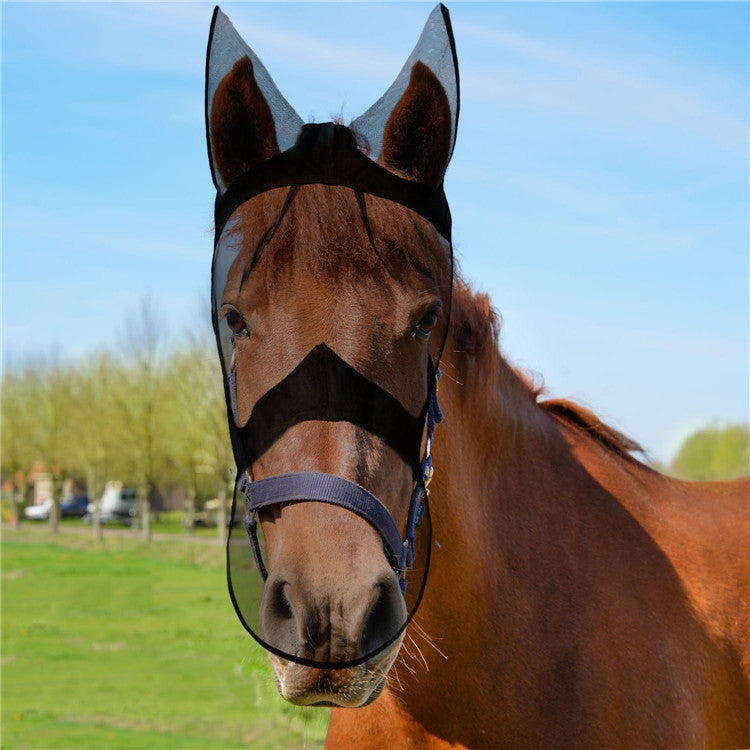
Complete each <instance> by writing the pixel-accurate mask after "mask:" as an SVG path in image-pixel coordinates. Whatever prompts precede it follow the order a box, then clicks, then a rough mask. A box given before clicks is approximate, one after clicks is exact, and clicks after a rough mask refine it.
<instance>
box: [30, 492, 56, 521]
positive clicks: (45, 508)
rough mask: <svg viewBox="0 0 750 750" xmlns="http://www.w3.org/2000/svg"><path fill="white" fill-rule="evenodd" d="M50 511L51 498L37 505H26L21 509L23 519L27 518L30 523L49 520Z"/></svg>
mask: <svg viewBox="0 0 750 750" xmlns="http://www.w3.org/2000/svg"><path fill="white" fill-rule="evenodd" d="M51 510H52V498H51V497H48V498H47V499H46V500H42V502H41V503H39V504H38V505H27V506H26V507H25V508H24V509H23V515H24V518H28V519H29V520H30V521H46V520H47V519H48V518H49V514H50V511H51Z"/></svg>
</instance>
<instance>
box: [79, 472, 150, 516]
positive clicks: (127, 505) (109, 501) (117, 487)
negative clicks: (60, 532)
mask: <svg viewBox="0 0 750 750" xmlns="http://www.w3.org/2000/svg"><path fill="white" fill-rule="evenodd" d="M137 515H138V491H137V490H135V489H133V488H125V489H124V488H123V486H122V483H121V482H107V486H106V487H105V489H104V492H103V493H102V498H101V500H100V501H99V522H100V523H124V524H125V525H126V526H131V525H132V524H133V520H134V519H135V517H136V516H137ZM93 517H94V505H93V503H89V506H88V509H87V512H86V515H85V516H84V517H83V520H84V521H86V522H91V521H92V520H93Z"/></svg>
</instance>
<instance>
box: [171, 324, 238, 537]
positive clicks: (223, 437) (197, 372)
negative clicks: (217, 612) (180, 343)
mask: <svg viewBox="0 0 750 750" xmlns="http://www.w3.org/2000/svg"><path fill="white" fill-rule="evenodd" d="M212 349H213V347H211V346H210V344H209V342H208V341H207V340H206V338H205V337H204V338H203V340H201V339H199V338H196V337H195V336H191V337H190V338H189V340H188V342H187V344H186V345H185V347H184V348H183V349H182V351H179V352H176V353H175V354H174V355H173V356H172V358H171V360H170V371H171V372H172V375H173V382H174V392H173V396H174V399H173V400H172V401H171V407H172V408H173V409H174V412H173V420H174V421H173V424H174V427H173V430H172V431H173V433H174V434H175V435H179V441H178V443H177V444H175V445H174V453H173V458H174V460H175V463H176V464H177V466H178V477H179V481H180V482H181V483H182V484H183V485H184V487H185V490H186V495H187V503H186V504H187V508H186V511H187V522H188V523H187V526H188V530H189V531H190V530H192V521H193V516H194V513H195V502H196V497H197V496H202V497H204V498H207V497H212V496H213V495H214V493H216V494H217V495H218V497H219V500H220V503H221V506H222V507H223V506H224V504H225V502H226V485H227V478H228V469H229V467H231V465H232V454H231V448H230V442H229V435H228V431H227V426H226V407H225V405H224V389H223V384H222V379H221V370H220V368H219V365H218V362H217V359H216V355H215V354H214V352H213V351H212ZM222 520H224V521H225V520H226V518H225V514H224V513H223V512H222V509H221V507H220V510H219V534H220V536H221V535H222V533H223V532H222Z"/></svg>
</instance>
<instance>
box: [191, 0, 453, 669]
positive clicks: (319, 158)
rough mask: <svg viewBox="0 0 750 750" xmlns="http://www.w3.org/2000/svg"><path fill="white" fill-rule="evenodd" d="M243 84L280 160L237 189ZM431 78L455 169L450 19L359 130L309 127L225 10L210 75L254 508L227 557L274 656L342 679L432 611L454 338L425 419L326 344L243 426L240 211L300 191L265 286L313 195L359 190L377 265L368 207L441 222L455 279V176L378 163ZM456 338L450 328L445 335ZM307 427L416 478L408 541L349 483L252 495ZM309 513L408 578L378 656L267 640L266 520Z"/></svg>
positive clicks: (245, 487) (315, 483)
mask: <svg viewBox="0 0 750 750" xmlns="http://www.w3.org/2000/svg"><path fill="white" fill-rule="evenodd" d="M243 70H247V71H249V73H248V74H249V75H251V76H252V79H253V81H254V85H255V86H257V91H258V92H259V93H260V94H261V95H262V98H263V100H264V101H265V103H266V104H267V108H268V111H267V114H268V116H269V117H270V120H271V122H272V127H273V131H274V132H275V140H276V143H277V144H278V148H276V149H274V153H273V154H271V155H270V156H268V154H265V155H264V154H261V157H262V158H260V159H259V160H256V161H254V163H251V164H250V166H249V167H248V168H242V169H241V170H240V172H239V173H238V174H236V175H234V174H232V175H231V179H227V176H226V174H225V175H222V170H221V169H220V168H219V167H218V165H217V162H218V160H219V158H218V157H219V156H220V152H221V149H222V142H221V141H220V139H219V136H218V135H217V132H218V131H219V128H218V127H217V126H216V125H215V124H214V123H215V121H217V120H218V113H219V110H218V108H219V107H220V106H225V104H224V102H225V100H226V89H227V83H228V82H230V80H231V79H232V77H233V76H234V77H236V76H237V75H238V74H239V73H238V72H243ZM418 73H419V74H422V75H429V76H432V78H431V79H430V80H431V81H432V80H433V79H434V80H435V81H437V82H438V85H439V86H440V87H442V92H443V93H444V95H445V98H446V100H447V105H448V107H449V109H450V142H449V150H448V153H447V157H448V159H449V158H450V154H451V153H452V150H453V146H454V144H455V137H456V126H457V123H458V109H459V107H458V99H459V90H458V69H457V62H456V54H455V45H454V40H453V34H452V30H451V25H450V19H449V16H448V11H447V10H446V9H445V7H443V6H442V5H439V6H437V7H436V8H435V9H434V10H433V12H432V13H431V14H430V16H429V18H428V20H427V23H426V25H425V28H424V30H423V32H422V35H421V37H420V39H419V42H418V43H417V45H416V47H415V49H414V51H413V52H412V54H411V55H410V57H409V59H408V60H407V62H406V64H405V66H404V68H403V69H402V71H401V73H400V74H399V76H398V77H397V78H396V80H395V81H394V83H393V84H392V86H391V87H390V88H389V89H388V91H387V92H386V93H385V94H384V95H383V97H381V99H380V100H378V102H376V104H374V105H373V106H372V107H370V109H368V110H367V112H365V113H364V114H363V115H361V116H360V117H359V118H357V119H356V120H355V121H354V122H353V123H352V127H351V128H348V127H345V126H343V125H339V124H334V123H324V124H304V123H303V122H302V120H301V119H300V117H299V116H298V115H297V113H296V112H295V111H294V110H293V109H292V107H291V106H290V105H289V104H288V103H287V102H286V100H285V99H284V98H283V97H282V96H281V94H280V93H279V91H278V89H277V88H276V86H275V85H274V83H273V81H272V80H271V78H270V76H269V75H268V72H267V71H266V69H265V68H264V67H263V65H262V63H261V62H260V60H258V58H257V57H256V56H255V54H254V53H253V52H252V50H251V49H250V48H249V47H248V46H247V44H245V42H244V41H243V40H242V38H241V37H240V36H239V34H238V33H237V32H236V31H235V29H234V27H233V26H232V25H231V23H230V22H229V20H228V19H227V17H226V16H225V15H224V14H223V13H222V12H221V11H220V10H219V8H218V7H217V8H216V9H215V10H214V15H213V19H212V22H211V31H210V35H209V42H208V54H207V62H206V129H207V140H208V154H209V161H210V163H211V170H212V176H213V180H214V184H215V186H216V190H217V195H216V203H215V242H214V254H213V264H212V318H213V326H214V332H215V334H216V341H217V345H218V349H219V356H220V360H221V364H222V370H223V373H224V385H225V396H226V402H227V414H228V423H229V433H230V438H231V442H232V449H233V453H234V458H235V463H236V467H237V483H236V489H237V490H239V491H240V492H241V493H244V494H245V498H246V501H245V509H244V511H243V514H242V515H244V523H243V526H244V529H245V531H246V532H247V535H246V536H245V534H242V535H238V534H237V532H236V531H235V530H234V528H235V524H234V521H235V518H236V517H237V516H238V515H239V511H238V508H237V507H236V506H237V503H236V497H235V500H234V501H233V504H232V523H231V524H230V534H229V539H228V543H227V576H228V583H229V590H230V596H231V598H232V602H233V604H234V606H235V609H236V612H237V614H238V616H239V618H240V620H241V621H242V623H243V625H244V626H245V628H246V629H247V630H248V632H250V634H251V635H252V636H253V637H254V638H255V639H256V640H257V641H259V642H260V643H261V645H263V646H264V647H265V648H266V649H267V650H269V651H270V652H272V653H274V654H276V655H277V656H280V657H282V658H284V659H287V660H290V661H294V662H297V663H300V664H305V665H308V666H314V667H318V668H343V667H349V666H355V665H358V664H363V663H365V662H367V661H369V660H372V659H373V658H374V657H376V656H377V655H378V654H380V653H382V652H383V651H384V650H385V649H386V648H388V647H389V646H391V645H392V644H393V643H395V642H396V640H397V639H398V638H399V636H400V635H401V634H402V633H403V631H404V629H405V628H406V626H407V624H408V622H409V621H410V619H411V617H412V616H413V614H414V612H415V611H416V609H417V607H418V605H419V601H420V600H421V597H422V593H423V591H424V587H425V584H426V580H427V570H428V568H429V555H430V545H431V520H430V514H429V505H428V500H427V495H428V489H427V485H428V483H429V481H430V478H431V476H432V458H431V451H430V448H431V444H432V438H433V431H434V428H435V425H436V424H437V423H438V422H440V421H441V419H442V414H441V413H440V408H439V406H438V401H437V382H438V378H439V375H440V372H439V368H438V365H439V361H440V354H441V353H442V349H443V346H444V344H445V337H444V338H443V341H442V344H441V345H440V347H439V352H438V354H437V356H436V357H435V358H434V359H433V358H432V357H429V356H428V366H427V371H426V372H425V374H424V377H425V379H426V383H427V394H428V395H427V399H426V402H425V403H424V406H423V408H422V410H421V412H420V413H419V414H418V415H417V416H413V415H412V414H411V413H409V411H407V409H406V408H404V406H403V405H402V404H401V403H400V402H399V400H398V399H397V398H396V397H395V396H393V395H392V394H391V393H389V392H388V390H387V389H385V388H383V387H382V386H381V385H379V384H377V383H375V382H373V381H372V380H370V379H369V378H367V377H366V376H365V375H364V374H362V373H360V372H359V371H358V370H357V369H356V368H355V367H354V366H352V365H351V364H350V363H348V362H347V361H345V360H344V359H343V358H342V357H340V356H339V355H338V354H337V353H336V352H335V351H334V350H333V349H331V348H329V346H327V345H326V344H325V343H323V342H321V343H319V344H318V345H317V346H315V347H313V348H312V349H311V350H310V351H309V353H308V354H307V355H306V356H305V357H304V358H303V359H302V360H301V361H300V362H299V364H298V365H297V366H296V367H294V368H293V369H292V370H291V371H290V372H289V373H288V374H287V375H286V377H284V378H283V379H282V380H281V381H280V382H278V383H277V384H276V385H275V386H273V387H272V388H271V389H270V390H268V391H267V392H266V393H265V394H264V395H263V396H262V397H261V398H260V399H258V400H257V402H256V403H255V405H254V407H253V409H252V411H251V413H250V416H249V417H248V418H247V419H246V420H245V421H244V423H243V424H240V420H239V415H238V408H237V367H236V362H235V356H234V351H235V346H236V342H235V337H234V334H233V331H232V329H231V328H230V327H229V325H228V323H227V321H226V319H225V318H222V317H221V315H220V307H221V300H222V296H223V293H224V287H225V285H226V282H227V275H228V272H229V268H230V266H231V265H232V263H233V261H234V260H235V258H236V257H237V254H238V252H239V241H238V238H237V235H236V233H235V232H233V231H232V229H233V226H234V221H233V217H234V216H235V213H236V211H237V209H238V208H239V207H240V206H242V205H243V204H244V203H245V202H246V201H248V200H250V199H251V198H253V197H255V196H258V195H260V194H262V193H265V192H267V191H269V190H273V189H275V188H280V187H287V188H288V192H287V194H286V199H285V202H284V205H283V207H282V210H281V212H280V215H279V217H278V220H277V221H276V223H275V225H273V226H271V227H270V228H269V229H268V230H267V231H266V232H265V233H264V235H263V236H262V238H261V240H260V242H259V243H258V246H257V247H256V248H255V253H254V255H253V256H252V257H253V259H252V262H251V264H250V266H249V268H248V269H247V270H246V272H245V273H246V274H252V273H253V269H254V268H255V266H257V264H258V263H259V262H260V259H261V257H262V254H263V250H264V248H265V247H266V246H267V245H268V244H269V242H270V241H271V239H272V238H273V235H274V233H275V231H276V229H277V228H278V226H279V225H280V224H281V222H282V221H283V219H284V216H285V214H286V213H287V211H288V209H289V207H290V206H291V205H292V203H293V201H294V199H295V197H296V195H297V192H298V190H299V188H300V186H302V185H307V184H323V185H338V186H343V187H345V188H349V189H351V190H352V191H353V194H354V195H355V196H356V199H357V205H358V207H359V210H360V214H361V220H362V222H363V226H364V227H365V229H366V232H367V237H368V238H369V242H370V245H371V247H372V250H373V252H374V253H376V254H377V255H378V257H380V254H379V251H378V245H377V238H376V237H375V236H374V235H373V232H372V229H371V225H370V222H369V219H368V216H367V208H366V202H365V199H364V195H365V194H367V195H371V196H375V197H378V198H385V199H387V200H389V201H392V202H394V203H397V204H400V205H401V206H404V207H406V208H407V209H409V210H410V211H412V212H414V213H415V214H417V215H419V216H421V217H422V218H424V219H426V220H427V221H429V222H430V223H431V224H432V225H433V226H434V228H435V229H436V230H437V232H438V234H439V235H440V237H441V238H442V239H443V240H444V243H445V248H446V254H447V256H448V258H449V262H450V267H451V272H452V268H453V253H452V247H451V242H450V236H451V218H450V211H449V208H448V204H447V201H446V198H445V194H444V192H443V184H442V175H441V177H440V181H439V184H438V185H437V186H435V185H430V184H425V183H423V182H420V181H418V180H415V179H407V178H406V177H402V176H400V175H398V174H396V173H394V172H393V171H390V170H389V169H387V168H386V167H385V166H382V165H381V164H380V163H378V162H377V161H376V160H377V158H378V156H379V155H380V153H381V150H382V149H383V141H384V132H385V130H386V123H387V121H388V120H389V117H390V116H391V114H392V112H393V110H394V108H395V107H396V106H397V105H398V102H399V101H400V100H401V98H402V97H403V96H404V93H405V92H406V91H407V88H408V87H409V85H410V81H411V82H412V83H413V80H414V76H415V75H417V74H418ZM433 85H434V84H433ZM441 96H442V94H441ZM215 106H216V107H217V110H216V111H214V107H215ZM263 111H264V112H265V109H264V110H263ZM214 115H217V117H213V116H214ZM228 122H229V125H228V126H227V129H228V131H229V132H230V133H232V134H233V137H239V138H242V137H244V136H243V133H242V131H241V128H239V129H238V128H237V127H236V125H235V123H233V122H232V120H231V118H228ZM212 124H213V127H212ZM355 132H356V133H357V137H355V135H354V133H355ZM222 137H224V133H222ZM362 138H364V139H366V141H367V143H368V144H369V154H365V153H363V151H361V150H360V149H359V148H358V146H357V143H358V139H360V142H361V139H362ZM263 157H266V158H263ZM245 166H247V165H245ZM446 166H447V161H446ZM448 314H449V311H448ZM447 330H448V325H447V324H446V327H445V331H446V334H445V335H447ZM306 421H324V422H349V423H351V424H354V425H357V426H358V427H361V428H363V429H365V430H367V431H368V432H369V433H370V434H372V435H375V436H377V437H379V438H380V439H381V440H383V441H384V442H385V443H386V444H387V445H389V446H390V447H391V448H392V449H393V450H394V451H395V452H396V453H397V454H398V456H399V457H400V458H401V459H403V461H404V462H406V463H407V465H408V466H410V467H411V470H412V474H413V479H414V485H413V486H414V489H413V492H412V496H411V500H410V503H409V511H408V515H407V519H406V526H405V528H404V529H401V528H399V525H398V524H397V523H396V521H395V520H394V518H393V517H392V515H391V513H390V512H389V510H388V509H387V508H386V506H385V505H384V504H383V503H382V502H381V501H380V500H379V499H378V498H377V497H375V496H374V495H373V494H371V493H370V492H369V491H368V490H367V489H366V488H365V487H362V486H361V485H359V484H356V483H355V482H352V481H350V480H348V479H345V478H343V477H339V476H336V475H332V474H321V473H314V472H294V473H288V474H280V475H275V476H270V477H267V478H265V479H260V480H257V481H251V479H250V471H249V470H250V468H251V467H252V464H253V462H254V461H255V460H257V459H258V458H259V457H261V456H262V455H263V454H264V453H265V452H266V451H267V450H268V449H269V448H270V447H271V446H272V445H274V443H275V442H276V441H277V440H278V439H279V438H280V437H281V436H282V435H283V434H284V433H285V432H286V430H288V429H289V428H290V427H291V426H293V425H296V424H299V423H302V422H306ZM423 438H424V439H426V448H425V450H424V452H422V450H421V446H422V441H423ZM305 501H318V502H323V503H331V504H334V505H337V506H340V507H342V508H346V509H347V510H349V511H351V512H353V513H355V514H357V515H359V516H361V517H362V518H364V519H365V520H366V521H368V522H369V523H370V524H371V525H372V526H373V527H374V528H375V529H376V530H377V532H378V533H379V535H380V537H381V538H382V541H383V549H384V551H385V554H386V556H387V558H388V561H389V563H390V565H391V567H392V569H393V571H394V572H395V574H396V576H397V578H398V582H399V586H400V589H401V592H402V596H403V597H404V600H405V605H406V606H405V607H404V612H405V615H404V616H403V617H401V618H399V619H398V622H393V623H390V625H389V626H388V627H387V628H385V631H386V632H383V633H380V634H379V635H378V636H377V638H375V639H374V640H371V641H370V642H369V643H368V645H367V648H366V649H364V651H365V652H364V653H360V654H358V655H357V656H356V658H347V659H338V660H330V659H324V660H320V659H311V658H308V657H305V656H302V655H300V654H299V653H291V652H290V651H291V650H290V649H289V648H288V646H287V645H285V644H281V643H276V642H274V636H273V634H272V633H265V632H262V628H261V626H260V621H259V614H258V612H259V602H260V599H261V597H262V595H263V581H265V579H266V578H267V576H268V570H267V561H266V559H265V549H264V542H263V539H262V532H261V527H260V525H259V524H258V523H257V513H258V511H260V510H262V509H268V508H271V507H273V506H280V505H282V504H286V503H296V502H305ZM240 528H242V527H240ZM258 574H260V575H258Z"/></svg>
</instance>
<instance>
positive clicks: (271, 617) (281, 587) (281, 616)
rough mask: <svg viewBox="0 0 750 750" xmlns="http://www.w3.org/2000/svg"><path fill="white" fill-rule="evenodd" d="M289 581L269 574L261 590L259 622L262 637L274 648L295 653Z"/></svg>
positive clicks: (295, 635)
mask: <svg viewBox="0 0 750 750" xmlns="http://www.w3.org/2000/svg"><path fill="white" fill-rule="evenodd" d="M288 587H289V582H288V581H286V580H285V579H284V578H280V577H279V578H274V577H273V576H271V577H270V578H269V579H268V581H267V583H266V588H265V590H264V592H263V602H262V604H261V611H260V624H261V632H262V633H263V637H264V638H265V639H267V641H268V643H269V644H270V645H271V646H273V647H274V648H279V649H281V650H283V651H288V652H291V653H295V652H296V651H297V649H298V648H299V639H298V635H297V624H296V622H297V617H296V614H295V611H294V606H293V604H292V602H291V601H290V599H289V596H288V595H287V589H288Z"/></svg>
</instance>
